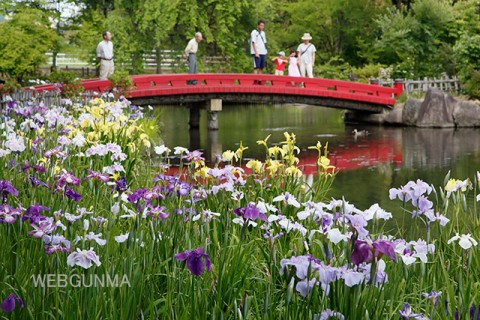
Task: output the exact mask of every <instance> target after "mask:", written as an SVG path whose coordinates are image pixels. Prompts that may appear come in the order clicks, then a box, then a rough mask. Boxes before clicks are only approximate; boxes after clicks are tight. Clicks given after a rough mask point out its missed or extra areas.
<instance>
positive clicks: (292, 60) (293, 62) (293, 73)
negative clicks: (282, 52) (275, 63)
mask: <svg viewBox="0 0 480 320" xmlns="http://www.w3.org/2000/svg"><path fill="white" fill-rule="evenodd" d="M288 75H289V76H290V77H300V71H299V70H298V59H297V53H296V52H295V50H291V51H290V56H289V57H288Z"/></svg>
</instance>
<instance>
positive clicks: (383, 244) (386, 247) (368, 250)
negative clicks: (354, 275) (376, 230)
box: [352, 240, 397, 265]
mask: <svg viewBox="0 0 480 320" xmlns="http://www.w3.org/2000/svg"><path fill="white" fill-rule="evenodd" d="M382 255H386V256H388V257H389V258H390V259H392V260H393V261H397V258H396V255H395V244H394V243H393V242H391V241H387V240H375V241H373V243H372V244H370V243H369V242H367V241H363V240H355V245H354V247H353V252H352V263H353V264H355V265H359V264H361V263H363V262H370V261H372V259H373V257H374V256H375V257H380V258H381V256H382Z"/></svg>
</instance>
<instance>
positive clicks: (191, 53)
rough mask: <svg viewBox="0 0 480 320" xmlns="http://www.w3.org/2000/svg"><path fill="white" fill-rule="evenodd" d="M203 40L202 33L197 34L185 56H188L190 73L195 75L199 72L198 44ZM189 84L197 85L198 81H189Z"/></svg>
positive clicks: (189, 44) (188, 46)
mask: <svg viewBox="0 0 480 320" xmlns="http://www.w3.org/2000/svg"><path fill="white" fill-rule="evenodd" d="M202 40H203V36H202V34H201V33H200V32H197V33H195V37H194V38H193V39H191V40H190V41H189V42H188V44H187V47H186V48H185V55H186V56H187V63H188V73H190V74H195V73H197V72H198V70H197V51H198V44H199V43H200V42H201V41H202ZM187 83H188V84H197V81H196V80H188V81H187Z"/></svg>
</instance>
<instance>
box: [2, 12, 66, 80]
mask: <svg viewBox="0 0 480 320" xmlns="http://www.w3.org/2000/svg"><path fill="white" fill-rule="evenodd" d="M57 41H58V36H57V34H56V33H55V31H54V30H53V29H52V27H51V22H50V20H49V15H48V13H47V12H46V11H44V10H41V9H36V8H28V7H26V8H22V10H19V11H18V12H16V13H14V14H12V15H11V16H10V17H9V18H8V19H7V20H6V21H4V22H2V23H0V72H3V73H7V74H10V75H12V76H16V77H21V76H22V75H25V74H27V73H30V72H32V71H34V70H35V68H36V67H37V66H38V65H40V64H41V63H44V62H45V61H46V60H47V57H46V55H45V53H46V52H47V51H51V50H52V49H53V48H54V46H55V44H56V43H57Z"/></svg>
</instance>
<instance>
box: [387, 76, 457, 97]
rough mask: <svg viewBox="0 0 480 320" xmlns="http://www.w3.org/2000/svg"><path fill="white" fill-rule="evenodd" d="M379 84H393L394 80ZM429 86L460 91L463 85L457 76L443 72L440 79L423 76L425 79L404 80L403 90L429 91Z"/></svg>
mask: <svg viewBox="0 0 480 320" xmlns="http://www.w3.org/2000/svg"><path fill="white" fill-rule="evenodd" d="M379 84H380V85H382V86H393V84H394V81H393V80H392V81H379ZM428 88H437V89H439V90H441V91H447V92H459V91H460V89H461V85H460V80H458V78H457V77H456V76H452V77H451V78H450V77H449V76H448V75H446V74H442V76H441V77H440V78H439V79H437V78H436V77H434V78H423V80H420V79H418V80H403V92H404V93H406V94H411V93H421V92H427V90H428Z"/></svg>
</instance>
